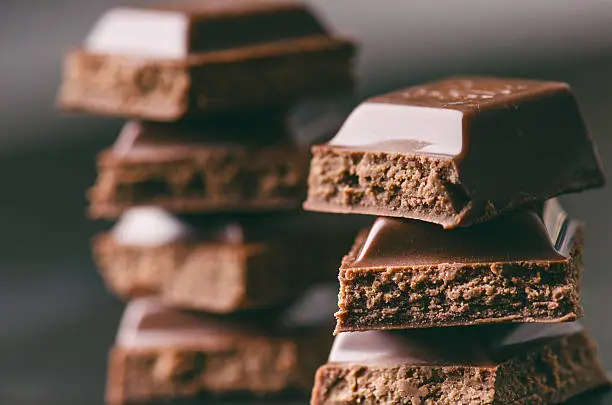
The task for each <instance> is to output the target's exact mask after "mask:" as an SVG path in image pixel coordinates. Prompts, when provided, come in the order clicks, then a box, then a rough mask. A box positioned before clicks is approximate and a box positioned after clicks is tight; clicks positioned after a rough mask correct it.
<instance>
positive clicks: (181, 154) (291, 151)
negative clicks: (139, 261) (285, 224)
mask: <svg viewBox="0 0 612 405" xmlns="http://www.w3.org/2000/svg"><path fill="white" fill-rule="evenodd" d="M190 125H191V124H190ZM170 128H171V127H170V126H166V125H161V124H153V123H139V122H130V123H128V124H127V125H126V126H125V128H124V130H123V131H122V133H121V135H120V137H119V139H118V140H117V142H116V143H115V145H114V147H113V148H111V149H108V150H106V151H103V152H102V153H101V154H100V156H99V158H98V170H99V175H98V180H97V182H96V185H95V186H94V187H93V188H92V189H91V190H90V192H89V199H90V201H91V207H90V215H91V216H92V217H93V218H115V217H117V216H118V215H120V214H121V212H123V211H124V210H125V209H128V208H130V207H135V206H143V205H155V206H159V207H161V208H164V209H166V210H169V211H173V212H228V211H237V212H244V211H247V212H248V211H272V210H288V209H296V208H298V207H299V205H300V203H301V201H302V200H303V198H304V195H305V188H306V185H305V183H306V176H307V174H306V173H307V170H308V169H307V166H308V153H307V151H304V150H302V149H301V148H299V147H298V146H296V145H294V144H292V143H291V142H290V141H289V140H283V139H282V136H283V134H282V133H281V132H274V133H271V134H268V135H265V134H261V136H260V133H259V132H257V131H255V130H254V132H253V133H251V132H249V135H250V136H252V138H251V139H250V140H248V139H247V137H246V136H241V138H240V140H239V141H237V137H238V136H239V135H238V134H225V133H221V134H219V133H216V132H214V133H210V132H208V130H203V129H191V127H188V128H189V129H183V127H178V128H175V129H174V131H178V134H176V133H170V132H169V130H170ZM197 128H200V127H197ZM243 130H244V129H243ZM272 131H277V130H276V129H274V130H272ZM266 137H268V138H266ZM278 138H281V139H278ZM220 139H221V140H220Z"/></svg>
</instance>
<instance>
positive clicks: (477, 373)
mask: <svg viewBox="0 0 612 405" xmlns="http://www.w3.org/2000/svg"><path fill="white" fill-rule="evenodd" d="M605 385H608V381H607V378H606V375H605V373H604V371H603V369H602V365H601V363H600V361H599V359H598V355H597V349H596V347H595V343H594V342H593V340H592V339H591V338H590V336H589V335H588V333H587V332H586V331H585V330H584V329H583V327H582V325H580V324H579V323H577V322H572V323H565V324H555V325H542V324H522V325H520V326H514V325H512V326H509V325H480V326H469V327H456V328H444V329H422V330H417V329H414V330H407V331H369V332H356V333H343V334H340V335H338V336H337V337H336V341H335V342H334V346H333V348H332V351H331V354H330V357H329V362H328V363H327V365H325V366H323V367H321V368H320V369H319V370H318V372H317V376H316V381H315V386H314V389H313V393H312V401H311V404H312V405H323V404H329V405H331V404H334V405H340V404H365V405H371V404H372V405H373V404H381V405H382V404H389V405H390V404H449V405H450V404H549V403H560V402H564V401H566V400H567V399H569V398H571V397H573V396H576V395H578V394H580V393H583V392H585V391H588V390H590V389H593V388H596V387H600V386H605Z"/></svg>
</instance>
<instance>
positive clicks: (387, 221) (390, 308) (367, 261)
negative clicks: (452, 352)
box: [336, 200, 583, 332]
mask: <svg viewBox="0 0 612 405" xmlns="http://www.w3.org/2000/svg"><path fill="white" fill-rule="evenodd" d="M543 216H544V218H546V223H544V222H543V220H542V219H541V218H540V216H538V215H537V214H536V213H534V212H532V211H529V210H526V211H519V212H515V213H512V214H508V215H506V216H503V217H500V218H498V219H495V220H492V221H489V222H486V223H484V224H480V225H475V226H472V227H469V228H457V229H452V230H444V229H442V228H441V227H440V226H437V225H435V224H430V223H426V222H421V221H415V220H409V219H399V218H390V217H380V218H378V219H377V220H376V221H375V222H374V225H373V226H372V228H371V229H370V230H369V231H367V232H363V233H362V234H361V235H360V236H359V237H358V238H357V240H356V242H355V244H354V246H353V249H352V250H351V252H350V253H349V254H348V255H347V256H346V257H345V258H344V259H343V262H342V266H341V267H340V274H339V277H338V278H339V280H340V293H339V295H338V306H339V311H338V312H337V313H336V318H337V325H336V332H345V331H359V330H371V329H405V328H427V327H442V326H452V325H472V324H479V323H498V322H565V321H572V320H575V319H577V318H579V317H581V316H582V306H581V305H580V297H579V280H580V275H581V273H582V269H583V259H582V252H583V227H582V224H581V223H579V222H578V221H573V220H570V219H569V218H567V215H566V214H565V212H564V211H563V210H562V209H561V207H560V206H559V204H558V203H557V202H556V200H552V201H550V202H547V204H546V206H545V208H544V215H543Z"/></svg>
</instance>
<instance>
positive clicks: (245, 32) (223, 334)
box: [60, 0, 355, 404]
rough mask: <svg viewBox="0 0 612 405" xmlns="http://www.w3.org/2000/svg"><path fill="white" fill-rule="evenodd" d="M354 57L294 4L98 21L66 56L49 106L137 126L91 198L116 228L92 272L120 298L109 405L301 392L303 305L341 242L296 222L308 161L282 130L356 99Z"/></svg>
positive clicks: (117, 13)
mask: <svg viewBox="0 0 612 405" xmlns="http://www.w3.org/2000/svg"><path fill="white" fill-rule="evenodd" d="M354 51H355V47H354V45H353V43H352V42H351V41H349V40H347V39H343V38H338V37H335V36H331V35H330V34H329V33H328V31H327V30H326V29H325V28H324V27H323V26H322V25H321V23H320V22H319V21H318V20H317V19H316V18H315V17H314V16H313V14H312V13H311V12H310V11H309V10H308V9H306V8H305V7H303V6H301V5H299V4H296V3H294V2H278V1H276V2H271V1H258V2H255V1H248V0H235V1H227V0H216V1H215V0H211V1H206V0H201V1H199V2H192V3H176V2H175V3H171V4H168V5H166V6H157V7H154V8H118V9H113V10H110V11H108V12H107V13H106V14H104V16H103V17H102V18H101V19H100V20H99V21H98V23H97V24H96V25H95V27H94V28H93V30H92V32H91V34H90V35H89V37H88V38H87V40H86V42H85V44H84V46H83V47H82V48H81V49H77V50H75V51H73V52H72V53H70V54H69V56H68V57H67V60H66V65H65V75H64V83H63V86H62V88H61V94H60V105H61V107H63V108H64V109H66V110H79V111H87V112H92V113H100V114H108V115H115V116H121V117H127V118H130V119H132V121H129V122H128V123H127V124H126V125H125V127H124V129H123V131H122V133H121V134H120V136H119V138H118V140H117V141H116V143H115V144H114V146H113V147H112V148H110V149H108V150H105V151H103V152H102V153H101V155H100V157H99V160H98V166H99V178H98V180H97V183H96V185H95V186H94V187H93V188H92V189H91V190H90V193H89V198H90V201H91V207H90V214H91V216H92V217H93V218H103V219H111V220H114V219H117V218H119V220H118V223H117V224H116V225H115V227H114V228H113V229H112V230H111V231H110V232H107V233H104V234H101V235H99V236H98V237H96V238H95V241H94V250H95V258H96V260H97V262H98V265H99V267H100V269H101V273H102V275H103V277H104V279H105V281H106V283H107V285H108V287H109V289H110V290H111V291H112V292H114V293H116V294H117V295H119V296H120V297H123V298H125V299H126V300H131V301H130V303H129V304H128V307H127V309H126V312H125V315H124V319H123V321H122V323H121V326H120V331H119V333H118V337H117V341H116V344H115V347H114V348H113V350H112V353H111V356H110V367H109V383H108V392H107V394H108V403H110V404H124V403H130V404H134V403H146V402H149V401H156V400H168V399H175V398H186V397H189V398H191V397H195V396H199V395H205V394H211V393H212V394H228V395H230V394H237V393H243V394H253V393H254V394H259V395H268V394H281V393H285V392H295V391H297V392H299V391H301V392H306V393H308V392H309V391H310V389H311V386H312V376H313V375H314V372H315V370H316V367H317V366H318V365H319V364H322V363H324V361H325V357H326V355H327V352H328V351H329V347H330V346H331V337H330V336H329V333H328V330H329V329H328V328H326V325H325V322H324V320H325V318H326V317H327V316H328V311H323V312H322V313H321V314H319V315H317V313H313V311H306V310H304V309H303V308H304V305H305V308H310V305H306V304H300V303H299V300H298V299H299V297H300V296H301V295H302V294H303V293H305V292H306V290H307V288H309V286H311V285H313V284H314V283H316V282H318V281H320V280H323V279H325V278H326V274H324V273H325V269H326V268H327V276H329V275H332V277H333V274H334V272H335V269H334V268H335V267H336V266H337V263H336V261H337V257H338V255H339V254H341V253H340V252H339V251H338V249H339V248H340V246H342V245H343V243H342V239H341V238H339V234H338V233H337V232H330V233H322V232H320V229H321V228H322V227H321V226H320V225H321V218H320V216H319V217H317V216H316V215H314V216H312V215H309V214H307V213H306V214H305V213H298V212H297V210H298V209H299V206H300V204H301V202H302V201H303V199H304V196H305V193H306V177H307V167H308V151H307V150H304V149H303V148H301V147H300V146H299V145H298V144H297V143H296V141H295V140H294V137H293V134H292V132H291V130H292V128H291V127H290V126H289V125H288V117H289V111H290V109H291V108H292V107H293V106H294V105H295V104H296V103H297V102H299V101H301V100H304V99H305V98H307V97H313V96H314V97H320V96H323V95H326V94H328V93H343V92H345V91H348V90H350V88H351V87H352V74H351V64H352V59H353V55H354ZM324 220H325V221H326V222H327V218H324ZM347 229H350V227H349V228H347ZM339 230H340V231H341V229H339ZM351 233H354V230H353V232H351ZM351 237H352V236H351ZM349 244H350V240H348V243H346V245H345V246H344V247H342V248H341V249H343V250H345V249H347V248H348V245H349ZM334 252H335V254H334ZM329 260H331V262H329ZM326 263H327V265H326ZM330 263H331V264H330ZM315 268H318V269H321V272H316V271H314V270H313V269H315ZM330 270H331V271H330ZM308 297H309V296H308V295H307V296H306V298H303V299H306V300H308V299H310V300H312V299H314V300H315V301H317V302H318V303H320V302H321V299H320V297H319V298H317V297H315V298H313V297H310V298H308ZM317 307H318V308H319V312H321V305H317ZM300 308H302V309H300ZM315 312H316V311H315ZM322 319H323V322H322V323H321V320H322Z"/></svg>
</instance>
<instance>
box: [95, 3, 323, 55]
mask: <svg viewBox="0 0 612 405" xmlns="http://www.w3.org/2000/svg"><path fill="white" fill-rule="evenodd" d="M325 34H326V30H325V28H324V27H323V26H322V25H321V24H320V23H319V22H318V21H317V19H316V18H315V17H314V16H313V15H312V14H311V13H310V12H309V10H307V9H306V8H305V7H304V6H302V5H300V4H298V3H291V2H273V1H267V2H266V1H264V2H258V1H247V0H233V1H232V0H230V1H227V0H213V1H200V2H195V1H191V2H185V1H184V2H178V3H168V4H165V5H164V4H162V5H159V6H155V7H153V6H152V7H142V8H116V9H112V10H110V11H108V12H107V13H106V14H105V15H104V16H103V17H102V18H101V19H100V20H99V21H98V23H97V25H96V27H95V28H94V30H93V31H92V33H91V34H90V36H89V38H88V40H87V41H86V48H88V49H89V50H90V51H93V52H102V53H125V54H129V55H141V56H149V57H161V58H186V57H187V56H189V55H193V54H198V53H203V52H211V51H217V50H224V49H232V48H239V47H245V46H250V45H257V44H265V43H270V42H277V41H283V40H291V39H296V38H303V37H309V36H317V35H325Z"/></svg>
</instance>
